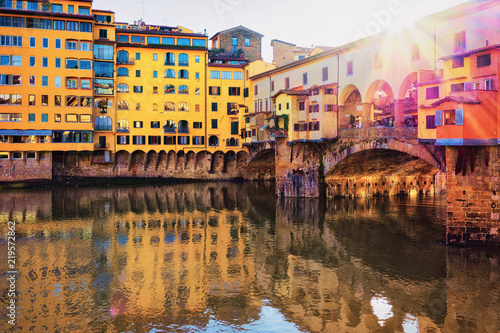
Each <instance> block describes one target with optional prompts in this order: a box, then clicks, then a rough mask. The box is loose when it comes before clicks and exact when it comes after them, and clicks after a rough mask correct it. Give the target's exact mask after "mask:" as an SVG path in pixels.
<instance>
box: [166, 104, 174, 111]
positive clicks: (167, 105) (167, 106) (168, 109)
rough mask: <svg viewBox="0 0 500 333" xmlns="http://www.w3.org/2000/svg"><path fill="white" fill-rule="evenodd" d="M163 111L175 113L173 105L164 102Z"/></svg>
mask: <svg viewBox="0 0 500 333" xmlns="http://www.w3.org/2000/svg"><path fill="white" fill-rule="evenodd" d="M165 111H175V103H174V102H165Z"/></svg>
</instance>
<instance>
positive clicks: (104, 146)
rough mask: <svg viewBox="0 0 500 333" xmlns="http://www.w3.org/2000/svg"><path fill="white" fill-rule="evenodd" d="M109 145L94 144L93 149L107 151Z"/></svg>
mask: <svg viewBox="0 0 500 333" xmlns="http://www.w3.org/2000/svg"><path fill="white" fill-rule="evenodd" d="M109 147H110V145H109V143H95V144H94V148H95V149H109Z"/></svg>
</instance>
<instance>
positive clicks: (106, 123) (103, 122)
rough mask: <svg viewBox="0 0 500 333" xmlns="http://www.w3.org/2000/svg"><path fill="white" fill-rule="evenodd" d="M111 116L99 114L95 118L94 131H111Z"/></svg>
mask: <svg viewBox="0 0 500 333" xmlns="http://www.w3.org/2000/svg"><path fill="white" fill-rule="evenodd" d="M112 128H113V127H112V125H111V118H110V117H108V116H99V117H96V118H95V125H94V129H95V130H96V131H111V130H112Z"/></svg>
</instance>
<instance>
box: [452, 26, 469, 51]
mask: <svg viewBox="0 0 500 333" xmlns="http://www.w3.org/2000/svg"><path fill="white" fill-rule="evenodd" d="M464 51H467V40H466V35H465V31H461V32H458V33H456V34H455V35H454V43H453V52H454V53H459V52H464Z"/></svg>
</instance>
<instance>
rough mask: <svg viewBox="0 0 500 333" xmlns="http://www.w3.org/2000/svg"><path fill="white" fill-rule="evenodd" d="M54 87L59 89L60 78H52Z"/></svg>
mask: <svg viewBox="0 0 500 333" xmlns="http://www.w3.org/2000/svg"><path fill="white" fill-rule="evenodd" d="M54 87H56V88H61V77H60V76H54Z"/></svg>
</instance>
